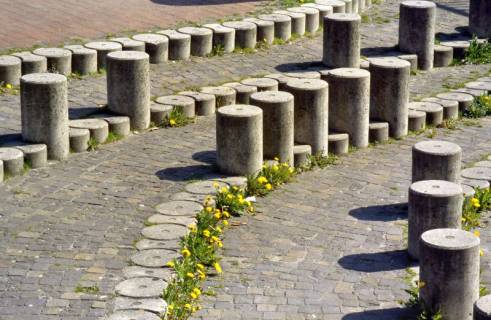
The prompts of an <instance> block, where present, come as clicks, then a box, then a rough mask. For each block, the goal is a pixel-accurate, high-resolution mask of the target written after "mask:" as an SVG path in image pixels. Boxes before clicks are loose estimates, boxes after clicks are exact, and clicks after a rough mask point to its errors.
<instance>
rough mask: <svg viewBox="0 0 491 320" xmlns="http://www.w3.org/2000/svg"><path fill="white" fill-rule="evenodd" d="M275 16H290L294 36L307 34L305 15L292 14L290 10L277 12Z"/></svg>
mask: <svg viewBox="0 0 491 320" xmlns="http://www.w3.org/2000/svg"><path fill="white" fill-rule="evenodd" d="M274 13H275V14H282V15H285V16H289V17H290V18H291V19H292V34H296V35H298V36H303V35H304V34H305V14H304V13H300V12H290V11H288V10H277V11H275V12H274Z"/></svg>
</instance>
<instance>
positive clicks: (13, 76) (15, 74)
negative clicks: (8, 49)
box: [0, 55, 22, 86]
mask: <svg viewBox="0 0 491 320" xmlns="http://www.w3.org/2000/svg"><path fill="white" fill-rule="evenodd" d="M21 76H22V60H21V59H20V58H18V57H14V56H8V55H3V56H0V85H6V84H11V85H16V86H17V85H19V83H20V77H21Z"/></svg>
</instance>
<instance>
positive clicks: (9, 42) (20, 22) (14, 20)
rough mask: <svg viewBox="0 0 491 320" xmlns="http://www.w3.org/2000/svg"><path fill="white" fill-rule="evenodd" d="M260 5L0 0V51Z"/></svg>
mask: <svg viewBox="0 0 491 320" xmlns="http://www.w3.org/2000/svg"><path fill="white" fill-rule="evenodd" d="M261 3H262V1H261V0H239V1H237V0H125V1H119V0H85V1H77V0H64V1H57V0H34V1H29V0H16V1H9V0H0V7H1V8H2V19H1V20H0V50H2V49H7V48H19V47H20V48H22V47H31V46H33V45H35V44H44V45H46V44H51V45H58V44H59V43H61V42H63V41H66V40H69V39H70V38H87V39H92V38H97V37H103V36H105V35H106V34H108V33H121V32H128V31H130V30H140V31H142V30H147V29H153V28H156V27H162V28H163V27H170V26H172V25H174V24H176V23H178V22H184V21H202V20H206V19H210V18H221V17H226V16H231V15H233V14H244V13H247V12H250V11H253V10H255V8H256V6H257V5H258V4H261Z"/></svg>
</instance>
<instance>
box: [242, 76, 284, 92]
mask: <svg viewBox="0 0 491 320" xmlns="http://www.w3.org/2000/svg"><path fill="white" fill-rule="evenodd" d="M240 83H242V84H245V85H246V86H252V87H256V88H257V91H278V81H277V80H275V79H271V78H248V79H244V80H242V81H241V82H240Z"/></svg>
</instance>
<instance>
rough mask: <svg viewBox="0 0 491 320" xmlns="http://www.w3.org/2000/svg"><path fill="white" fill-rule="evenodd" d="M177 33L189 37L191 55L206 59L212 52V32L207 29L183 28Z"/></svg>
mask: <svg viewBox="0 0 491 320" xmlns="http://www.w3.org/2000/svg"><path fill="white" fill-rule="evenodd" d="M177 31H179V32H180V33H184V34H188V35H190V36H191V55H192V56H196V57H206V56H207V55H208V54H210V53H211V51H212V50H213V31H211V30H210V29H208V28H200V27H184V28H180V29H178V30H177Z"/></svg>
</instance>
